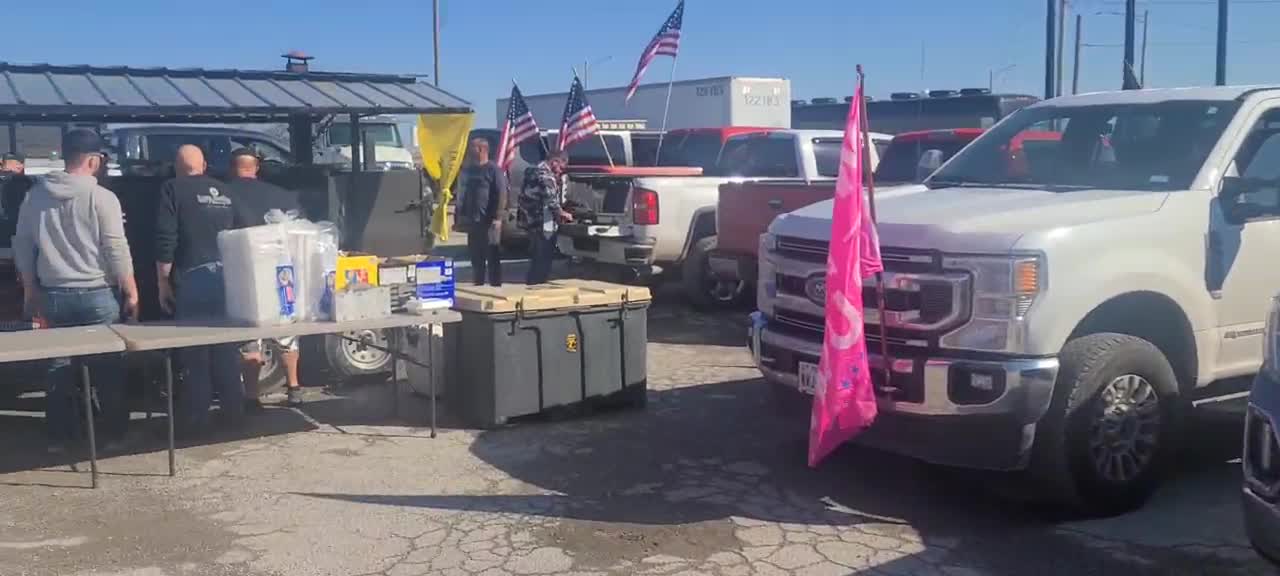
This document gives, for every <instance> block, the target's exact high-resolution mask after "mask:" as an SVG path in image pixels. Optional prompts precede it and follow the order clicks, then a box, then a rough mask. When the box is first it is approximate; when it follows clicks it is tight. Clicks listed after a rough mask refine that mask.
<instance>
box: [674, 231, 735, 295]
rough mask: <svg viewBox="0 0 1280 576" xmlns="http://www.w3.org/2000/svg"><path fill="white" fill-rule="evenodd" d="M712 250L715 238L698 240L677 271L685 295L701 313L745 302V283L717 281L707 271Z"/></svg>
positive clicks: (709, 267)
mask: <svg viewBox="0 0 1280 576" xmlns="http://www.w3.org/2000/svg"><path fill="white" fill-rule="evenodd" d="M715 249H716V237H715V236H708V237H706V238H703V239H701V240H698V241H697V242H694V244H693V247H692V248H690V249H689V255H688V256H687V257H686V258H685V260H684V265H683V270H682V271H681V276H682V278H681V282H683V284H684V292H685V295H686V296H688V298H689V301H690V302H692V303H693V305H694V307H695V308H698V309H701V310H716V309H724V308H736V307H738V306H741V305H742V304H743V302H745V301H746V297H747V293H748V290H747V283H746V282H744V281H743V280H742V279H741V278H721V277H719V276H717V275H716V273H715V272H714V271H712V270H711V252H713V251H715Z"/></svg>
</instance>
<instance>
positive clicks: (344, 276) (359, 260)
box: [334, 253, 378, 290]
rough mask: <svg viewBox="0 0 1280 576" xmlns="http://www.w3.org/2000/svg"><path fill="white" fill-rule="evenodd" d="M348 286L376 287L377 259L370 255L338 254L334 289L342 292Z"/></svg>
mask: <svg viewBox="0 0 1280 576" xmlns="http://www.w3.org/2000/svg"><path fill="white" fill-rule="evenodd" d="M349 284H368V285H369V286H377V285H378V257H377V256H374V255H372V254H355V253H350V254H339V255H338V276H337V278H335V279H334V285H335V286H334V287H335V288H336V289H338V290H344V289H346V287H347V286H348V285H349Z"/></svg>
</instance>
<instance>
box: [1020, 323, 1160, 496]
mask: <svg viewBox="0 0 1280 576" xmlns="http://www.w3.org/2000/svg"><path fill="white" fill-rule="evenodd" d="M1060 360H1061V368H1060V370H1059V372H1058V379H1057V382H1056V383H1055V385H1054V392H1053V401H1052V402H1051V403H1050V406H1049V412H1048V414H1046V415H1045V417H1044V419H1043V420H1042V421H1041V423H1040V424H1039V426H1038V431H1037V434H1036V443H1035V449H1034V452H1033V455H1032V468H1031V471H1032V474H1034V475H1035V476H1036V477H1037V478H1038V479H1039V480H1040V481H1041V482H1042V483H1043V484H1044V486H1045V487H1046V488H1048V489H1049V490H1050V496H1051V497H1052V498H1053V499H1054V500H1057V501H1058V502H1059V503H1061V504H1064V505H1066V506H1068V507H1069V508H1071V509H1073V510H1075V511H1078V512H1084V513H1087V514H1090V515H1115V514H1120V513H1123V512H1127V511H1130V510H1133V509H1136V508H1138V507H1140V506H1142V504H1143V503H1144V502H1146V500H1147V498H1148V497H1149V496H1151V494H1152V493H1153V492H1154V491H1155V489H1156V486H1157V484H1158V483H1159V481H1160V476H1161V475H1162V474H1163V472H1164V469H1165V467H1166V465H1167V464H1168V463H1169V461H1170V460H1171V457H1172V455H1173V453H1174V451H1175V448H1176V443H1177V438H1178V431H1179V428H1180V427H1181V424H1182V418H1183V409H1182V398H1181V397H1180V395H1179V392H1178V382H1177V377H1176V376H1175V375H1174V372H1173V368H1172V367H1171V366H1170V365H1169V361H1168V359H1166V358H1165V356H1164V354H1162V353H1161V352H1160V350H1159V349H1158V348H1156V347H1155V345H1154V344H1152V343H1150V342H1148V341H1146V340H1143V339H1141V338H1138V337H1135V336H1129V335H1125V334H1114V333H1101V334H1091V335H1088V336H1083V337H1081V338H1077V339H1075V340H1072V341H1070V342H1068V343H1067V345H1066V346H1065V347H1064V348H1063V350H1062V355H1061V358H1060Z"/></svg>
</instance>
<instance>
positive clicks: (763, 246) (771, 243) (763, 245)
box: [760, 232, 778, 254]
mask: <svg viewBox="0 0 1280 576" xmlns="http://www.w3.org/2000/svg"><path fill="white" fill-rule="evenodd" d="M777 249H778V237H777V236H774V235H773V234H770V233H768V232H765V233H764V234H761V235H760V253H761V254H763V253H765V252H773V251H774V250H777Z"/></svg>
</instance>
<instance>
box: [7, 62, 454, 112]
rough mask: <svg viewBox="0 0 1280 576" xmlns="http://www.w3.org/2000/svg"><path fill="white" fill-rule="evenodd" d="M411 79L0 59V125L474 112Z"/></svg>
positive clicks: (342, 73) (335, 73) (444, 93)
mask: <svg viewBox="0 0 1280 576" xmlns="http://www.w3.org/2000/svg"><path fill="white" fill-rule="evenodd" d="M471 111H472V109H471V104H470V103H468V102H466V101H465V100H462V99H461V98H458V97H457V96H454V95H453V94H450V93H448V92H445V91H444V90H441V89H440V88H437V87H435V86H432V85H430V84H424V83H421V82H418V81H417V79H416V78H415V77H413V76H399V75H391V74H356V73H345V72H317V71H307V72H286V71H267V70H203V69H198V68H183V69H171V68H128V67H122V66H121V67H95V66H58V65H51V64H8V63H4V62H0V122H166V123H200V122H218V123H239V122H246V123H248V122H281V121H286V120H288V119H289V117H291V116H293V117H297V116H299V115H304V116H321V115H329V114H354V115H357V116H370V115H375V114H435V113H460V112H471Z"/></svg>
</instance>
